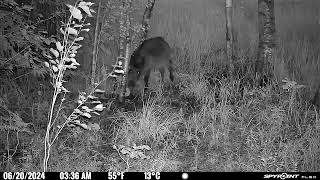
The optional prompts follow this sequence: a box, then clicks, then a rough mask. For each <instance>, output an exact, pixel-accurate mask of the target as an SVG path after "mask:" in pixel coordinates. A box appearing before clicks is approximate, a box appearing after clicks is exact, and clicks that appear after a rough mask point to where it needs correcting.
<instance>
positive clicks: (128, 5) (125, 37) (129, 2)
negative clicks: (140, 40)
mask: <svg viewBox="0 0 320 180" xmlns="http://www.w3.org/2000/svg"><path fill="white" fill-rule="evenodd" d="M131 7H132V0H126V3H125V10H124V12H125V15H123V16H124V17H126V26H123V27H122V28H123V29H124V31H123V33H124V34H123V37H122V38H121V39H122V47H123V45H124V42H126V48H125V49H123V50H122V53H123V54H122V55H121V57H124V64H123V71H124V74H123V75H122V81H121V88H120V95H119V101H120V102H123V100H124V97H125V93H126V86H127V75H128V69H129V68H128V67H129V61H130V59H129V58H130V44H131V39H130V26H131V22H130V15H129V9H131ZM123 23H124V21H123ZM122 25H123V24H122ZM123 48H124V47H123ZM123 55H124V56H123Z"/></svg>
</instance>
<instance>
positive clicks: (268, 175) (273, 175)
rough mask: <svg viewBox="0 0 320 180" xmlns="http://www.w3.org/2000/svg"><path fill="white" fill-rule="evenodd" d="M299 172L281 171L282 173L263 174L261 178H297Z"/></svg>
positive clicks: (282, 179)
mask: <svg viewBox="0 0 320 180" xmlns="http://www.w3.org/2000/svg"><path fill="white" fill-rule="evenodd" d="M298 177H299V174H288V173H282V174H265V175H264V177H263V178H267V179H268V178H279V179H281V180H284V179H289V178H295V179H296V178H298Z"/></svg>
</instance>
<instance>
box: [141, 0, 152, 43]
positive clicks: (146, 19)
mask: <svg viewBox="0 0 320 180" xmlns="http://www.w3.org/2000/svg"><path fill="white" fill-rule="evenodd" d="M154 3H155V0H148V2H147V5H146V9H145V11H144V13H143V19H142V38H141V42H142V41H144V40H145V39H146V38H147V36H148V31H149V29H150V18H151V16H152V10H153V7H154Z"/></svg>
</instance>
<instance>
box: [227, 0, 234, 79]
mask: <svg viewBox="0 0 320 180" xmlns="http://www.w3.org/2000/svg"><path fill="white" fill-rule="evenodd" d="M225 14H226V42H227V47H226V48H227V61H228V65H229V67H228V68H229V73H230V75H231V76H232V75H233V73H234V64H233V63H234V62H233V61H234V54H233V50H234V45H233V42H234V39H233V28H232V15H233V12H232V0H226V12H225Z"/></svg>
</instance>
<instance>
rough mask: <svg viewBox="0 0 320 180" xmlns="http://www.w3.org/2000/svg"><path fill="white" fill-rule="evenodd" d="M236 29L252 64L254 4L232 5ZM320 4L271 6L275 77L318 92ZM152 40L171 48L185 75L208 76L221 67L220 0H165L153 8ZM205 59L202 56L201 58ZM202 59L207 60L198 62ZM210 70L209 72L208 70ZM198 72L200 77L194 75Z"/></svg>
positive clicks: (222, 17) (311, 0) (251, 1)
mask: <svg viewBox="0 0 320 180" xmlns="http://www.w3.org/2000/svg"><path fill="white" fill-rule="evenodd" d="M234 6H235V11H234V27H235V31H236V34H237V40H238V42H237V43H238V47H239V49H240V54H245V55H246V56H247V57H248V58H249V59H251V61H252V60H254V58H255V56H256V50H257V40H258V33H257V2H256V1H254V0H246V1H244V0H239V1H235V2H234ZM319 6H320V3H319V2H318V1H316V0H308V1H301V0H300V1H299V0H298V1H285V0H282V1H275V10H276V11H275V13H276V30H277V37H278V38H277V43H278V44H277V45H278V46H277V48H276V58H275V60H276V61H275V62H274V64H275V75H276V77H277V78H278V79H279V80H281V79H283V78H285V77H287V78H290V79H294V80H296V81H298V82H299V83H302V84H306V85H309V86H310V87H311V89H314V88H315V87H318V84H319V82H320V81H319V77H320V74H319V73H320V71H319V66H320V60H319V57H318V56H319V40H320V38H319V35H318V34H319V32H320V25H319V24H318V22H319V10H318V7H319ZM151 27H152V30H151V35H150V36H158V35H161V36H164V37H165V38H166V39H167V40H168V42H169V43H170V44H171V45H172V46H173V48H174V49H175V55H176V56H175V58H176V59H175V63H176V64H178V66H179V67H182V68H179V70H181V71H187V72H193V73H194V72H195V71H202V72H203V71H210V70H211V71H212V67H213V66H214V65H217V64H218V65H219V64H224V63H225V62H224V60H225V58H224V55H223V54H219V53H217V52H219V51H220V50H221V49H222V50H223V49H224V48H225V14H224V1H223V0H219V1H208V0H199V1H186V0H175V1H170V0H163V1H159V2H157V3H156V6H155V10H154V13H153V17H152V25H151ZM205 55H206V56H205ZM203 56H205V57H206V58H205V59H204V58H202V57H203ZM207 69H208V70H207ZM196 73H198V72H196Z"/></svg>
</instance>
